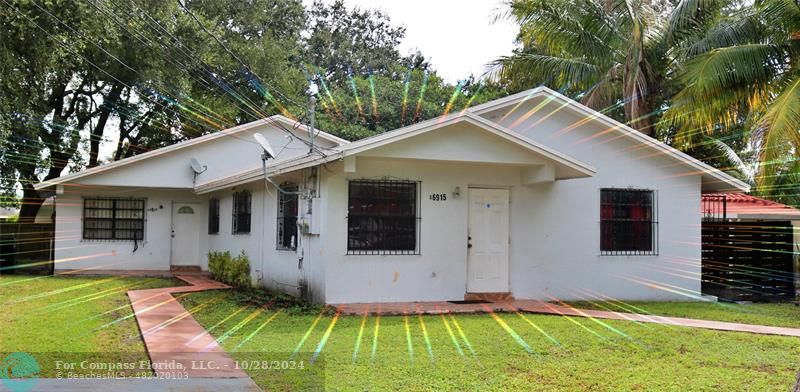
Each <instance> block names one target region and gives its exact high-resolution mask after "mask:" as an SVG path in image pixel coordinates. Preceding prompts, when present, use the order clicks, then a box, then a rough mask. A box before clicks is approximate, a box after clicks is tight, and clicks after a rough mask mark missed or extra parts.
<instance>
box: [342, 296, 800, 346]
mask: <svg viewBox="0 0 800 392" xmlns="http://www.w3.org/2000/svg"><path fill="white" fill-rule="evenodd" d="M332 306H334V307H336V309H338V310H339V311H340V312H341V313H342V314H349V315H363V314H364V313H367V314H373V315H375V314H381V315H402V314H442V313H488V312H518V311H519V312H528V313H540V314H553V315H563V316H577V317H591V318H598V319H610V320H623V321H636V322H641V323H656V324H668V325H676V326H681V327H692V328H705V329H714V330H720V331H734V332H749V333H756V334H763V335H783V336H797V337H800V328H786V327H770V326H766V325H753V324H739V323H729V322H723V321H710V320H698V319H690V318H682V317H664V316H653V315H647V314H638V313H621V312H608V311H602V310H588V309H576V308H573V307H569V306H561V305H556V304H552V303H549V302H543V301H533V300H512V301H502V302H493V303H484V304H454V303H451V302H444V301H442V302H391V303H372V304H341V305H332Z"/></svg>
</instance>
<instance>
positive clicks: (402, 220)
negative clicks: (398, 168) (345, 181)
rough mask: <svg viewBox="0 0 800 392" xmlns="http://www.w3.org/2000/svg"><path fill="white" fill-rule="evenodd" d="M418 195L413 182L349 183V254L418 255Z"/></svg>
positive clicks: (364, 181)
mask: <svg viewBox="0 0 800 392" xmlns="http://www.w3.org/2000/svg"><path fill="white" fill-rule="evenodd" d="M418 192H419V184H418V183H417V182H413V181H396V180H355V181H350V184H349V194H348V202H349V203H348V216H347V233H348V236H347V253H348V254H358V255H364V254H367V255H374V254H400V255H408V254H419V245H420V244H419V231H420V230H419V229H420V217H419V204H418V199H419V198H418Z"/></svg>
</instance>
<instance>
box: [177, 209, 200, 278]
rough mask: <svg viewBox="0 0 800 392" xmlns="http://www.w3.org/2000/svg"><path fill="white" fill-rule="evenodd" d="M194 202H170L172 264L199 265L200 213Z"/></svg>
mask: <svg viewBox="0 0 800 392" xmlns="http://www.w3.org/2000/svg"><path fill="white" fill-rule="evenodd" d="M199 212H200V210H199V205H198V204H195V203H173V204H172V260H171V264H172V265H200V230H201V229H200V227H201V222H200V214H199Z"/></svg>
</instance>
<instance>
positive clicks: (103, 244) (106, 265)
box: [55, 187, 208, 271]
mask: <svg viewBox="0 0 800 392" xmlns="http://www.w3.org/2000/svg"><path fill="white" fill-rule="evenodd" d="M78 189H79V188H72V187H70V188H68V190H69V191H68V192H65V193H64V194H61V195H56V199H55V203H56V234H55V269H56V270H72V269H84V268H93V269H99V270H118V269H124V270H159V271H168V270H169V267H170V252H171V236H170V234H171V233H170V230H171V228H172V202H173V201H178V202H192V203H200V205H201V206H204V205H205V204H204V203H205V202H204V200H205V197H201V196H197V195H194V194H193V193H192V192H189V191H183V190H159V189H137V188H80V190H78ZM85 197H112V198H142V199H146V205H145V233H144V236H145V238H144V240H143V241H140V242H139V244H138V245H139V248H138V249H137V250H136V252H134V251H133V248H134V243H133V241H110V240H84V239H82V228H83V198H85ZM207 211H208V208H202V207H201V208H199V211H196V213H197V214H198V215H199V217H198V220H199V221H201V222H204V223H205V222H207V220H208V218H207ZM199 229H200V230H202V231H201V237H200V244H201V246H202V245H203V244H205V243H207V241H205V240H204V237H205V235H206V232H207V230H204V229H203V228H199ZM206 251H207V250H203V249H200V254H201V255H204V254H205V252H206ZM200 263H201V264H200V265H201V267H202V268H203V269H207V268H208V265H207V263H206V261H205V258H203V259H202V260H200Z"/></svg>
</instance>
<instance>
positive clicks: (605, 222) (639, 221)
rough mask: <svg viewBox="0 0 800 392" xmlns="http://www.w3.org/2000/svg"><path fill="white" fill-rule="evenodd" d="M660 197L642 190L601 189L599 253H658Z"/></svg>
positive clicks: (652, 192) (649, 191)
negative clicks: (658, 206) (658, 207)
mask: <svg viewBox="0 0 800 392" xmlns="http://www.w3.org/2000/svg"><path fill="white" fill-rule="evenodd" d="M657 204H658V198H657V194H656V192H654V191H652V190H641V189H602V190H601V192H600V254H603V255H657V254H658V219H657V216H658V209H657Z"/></svg>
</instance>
